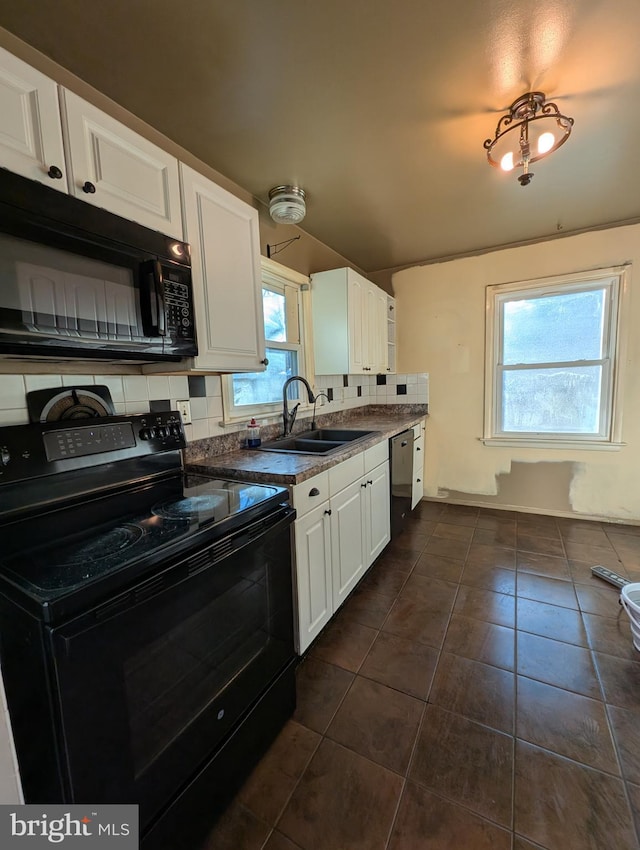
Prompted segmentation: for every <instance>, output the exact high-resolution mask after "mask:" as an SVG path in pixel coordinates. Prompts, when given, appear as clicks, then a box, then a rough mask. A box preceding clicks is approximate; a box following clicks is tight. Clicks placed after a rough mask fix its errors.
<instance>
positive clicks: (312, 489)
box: [309, 487, 320, 496]
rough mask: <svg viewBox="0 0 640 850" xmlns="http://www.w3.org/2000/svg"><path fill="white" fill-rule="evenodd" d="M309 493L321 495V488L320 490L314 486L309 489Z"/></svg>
mask: <svg viewBox="0 0 640 850" xmlns="http://www.w3.org/2000/svg"><path fill="white" fill-rule="evenodd" d="M309 495H310V496H319V495H320V490H318V488H317V487H312V488H311V490H309Z"/></svg>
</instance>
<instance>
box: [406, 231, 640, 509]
mask: <svg viewBox="0 0 640 850" xmlns="http://www.w3.org/2000/svg"><path fill="white" fill-rule="evenodd" d="M626 262H631V263H632V268H631V273H630V274H629V281H630V291H629V299H628V303H627V315H628V319H629V336H628V348H627V360H626V369H625V380H624V383H623V386H622V400H623V440H624V442H625V443H626V445H625V446H624V447H623V448H622V449H621V450H620V451H617V452H612V451H587V450H575V451H574V450H571V451H569V450H561V449H531V448H522V449H513V448H504V447H500V448H498V447H488V446H484V445H483V444H482V443H481V442H480V441H479V438H480V437H481V436H482V433H483V413H484V344H485V336H484V334H485V317H484V312H485V289H486V287H487V286H489V285H491V284H497V283H508V282H511V281H518V280H528V279H532V278H539V277H550V276H553V275H558V274H565V273H570V272H576V271H583V270H587V269H594V268H600V267H607V266H614V265H621V264H623V263H626ZM639 287H640V225H632V226H627V227H620V228H614V229H609V230H602V231H598V232H593V233H585V234H581V235H579V236H571V237H566V238H561V239H555V240H551V241H548V242H543V243H540V244H537V245H530V246H526V247H520V248H509V249H505V250H500V251H494V252H491V253H487V254H483V255H481V256H477V257H469V258H465V259H460V260H451V261H449V262H445V263H438V264H434V265H428V266H421V267H416V268H412V269H406V270H404V271H401V272H397V273H396V274H395V275H394V277H393V288H394V294H395V297H396V305H397V331H398V368H399V369H401V370H403V371H412V372H417V371H427V372H429V377H430V405H429V414H430V415H429V419H428V422H427V446H426V449H427V451H426V457H425V495H426V496H428V497H436V498H443V499H448V500H449V501H460V502H470V503H474V504H492V505H495V506H497V507H505V508H521V509H523V510H533V511H539V512H551V513H557V514H567V515H575V514H579V515H583V516H586V517H589V518H595V517H598V518H609V519H612V520H618V521H625V522H640V333H638V331H639V330H640V294H639V292H638V288H639Z"/></svg>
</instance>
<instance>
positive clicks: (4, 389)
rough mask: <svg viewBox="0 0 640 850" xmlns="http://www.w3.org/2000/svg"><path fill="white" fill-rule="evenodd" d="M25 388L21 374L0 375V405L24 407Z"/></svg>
mask: <svg viewBox="0 0 640 850" xmlns="http://www.w3.org/2000/svg"><path fill="white" fill-rule="evenodd" d="M25 394H26V388H25V385H24V378H23V377H22V375H0V406H1V407H2V408H5V409H6V408H15V407H24V406H25V404H26V402H25Z"/></svg>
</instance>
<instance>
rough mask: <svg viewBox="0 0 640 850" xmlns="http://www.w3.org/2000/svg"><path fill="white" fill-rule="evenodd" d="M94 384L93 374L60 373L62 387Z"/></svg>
mask: <svg viewBox="0 0 640 850" xmlns="http://www.w3.org/2000/svg"><path fill="white" fill-rule="evenodd" d="M91 384H95V378H94V377H93V375H62V386H63V387H88V386H90V385H91Z"/></svg>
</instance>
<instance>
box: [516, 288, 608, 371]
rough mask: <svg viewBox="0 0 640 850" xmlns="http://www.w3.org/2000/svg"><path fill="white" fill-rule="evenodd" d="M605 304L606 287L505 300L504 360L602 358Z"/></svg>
mask: <svg viewBox="0 0 640 850" xmlns="http://www.w3.org/2000/svg"><path fill="white" fill-rule="evenodd" d="M604 305H605V290H604V289H594V290H590V291H587V292H570V293H567V294H566V295H549V296H544V297H538V298H530V299H517V300H513V301H507V302H505V303H504V305H503V319H504V343H503V356H504V359H503V363H504V364H505V365H513V364H516V363H562V362H566V361H572V360H599V359H600V358H601V357H602V345H603V322H604Z"/></svg>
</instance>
